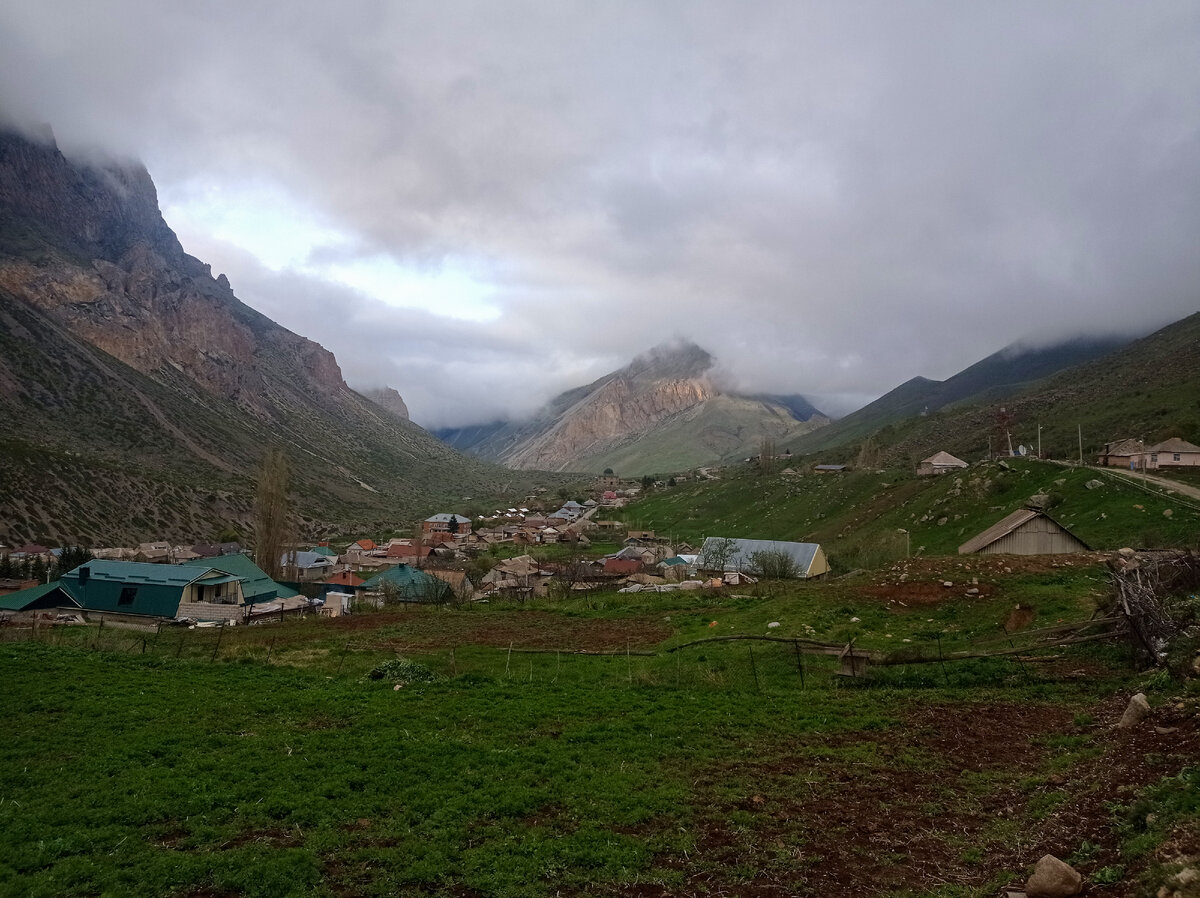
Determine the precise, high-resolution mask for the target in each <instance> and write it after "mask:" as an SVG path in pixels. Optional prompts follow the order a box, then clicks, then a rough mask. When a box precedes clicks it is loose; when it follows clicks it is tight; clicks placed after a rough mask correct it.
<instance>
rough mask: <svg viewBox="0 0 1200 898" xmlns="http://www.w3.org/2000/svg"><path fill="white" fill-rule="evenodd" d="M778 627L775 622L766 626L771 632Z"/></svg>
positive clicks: (777, 623) (777, 622)
mask: <svg viewBox="0 0 1200 898" xmlns="http://www.w3.org/2000/svg"><path fill="white" fill-rule="evenodd" d="M778 626H779V621H777V620H773V621H771V622H770V623H769V624H767V628H768V629H771V630H774V629H775V628H776V627H778Z"/></svg>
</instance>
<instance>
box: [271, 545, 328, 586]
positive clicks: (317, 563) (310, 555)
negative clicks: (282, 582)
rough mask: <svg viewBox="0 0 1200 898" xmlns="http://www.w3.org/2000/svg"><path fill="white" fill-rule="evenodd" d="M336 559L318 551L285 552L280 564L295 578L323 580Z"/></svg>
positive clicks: (280, 558)
mask: <svg viewBox="0 0 1200 898" xmlns="http://www.w3.org/2000/svg"><path fill="white" fill-rule="evenodd" d="M335 565H336V562H335V561H334V559H332V558H330V557H328V556H326V555H321V554H319V553H317V552H285V553H284V554H283V555H281V556H280V557H279V566H280V568H281V569H282V570H285V571H287V572H288V573H289V574H291V575H292V579H293V580H323V579H324V578H325V575H326V574H327V573H328V572H329V570H330V569H331V568H333V567H334V566H335Z"/></svg>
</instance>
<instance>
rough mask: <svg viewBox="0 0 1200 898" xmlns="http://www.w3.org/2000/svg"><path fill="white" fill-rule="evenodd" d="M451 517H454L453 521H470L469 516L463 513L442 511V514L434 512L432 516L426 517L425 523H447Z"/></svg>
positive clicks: (464, 522)
mask: <svg viewBox="0 0 1200 898" xmlns="http://www.w3.org/2000/svg"><path fill="white" fill-rule="evenodd" d="M451 518H454V520H455V521H458V522H460V523H463V524H469V523H470V522H471V519H470V518H469V517H467V516H466V515H465V514H453V513H450V514H446V513H442V514H435V515H434V516H433V517H430V518H426V519H425V523H427V524H449V523H450V519H451Z"/></svg>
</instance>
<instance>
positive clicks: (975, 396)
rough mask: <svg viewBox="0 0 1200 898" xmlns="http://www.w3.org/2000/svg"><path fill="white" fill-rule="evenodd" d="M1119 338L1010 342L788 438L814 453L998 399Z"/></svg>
mask: <svg viewBox="0 0 1200 898" xmlns="http://www.w3.org/2000/svg"><path fill="white" fill-rule="evenodd" d="M1129 342H1130V341H1129V339H1128V338H1124V337H1104V338H1078V339H1074V340H1067V341H1063V342H1060V343H1055V344H1053V345H1050V346H1046V347H1039V348H1037V349H1029V348H1027V347H1024V346H1022V345H1021V344H1019V343H1018V344H1013V345H1012V346H1008V347H1006V348H1004V349H1002V350H1000V351H999V352H995V353H993V354H992V355H990V356H988V357H987V358H985V359H981V360H980V361H978V362H976V363H975V364H973V365H971V366H970V367H967V368H964V369H963V370H962V371H960V372H958V373H957V374H955V375H954V376H953V377H949V378H947V379H946V380H943V381H938V380H929V379H928V378H925V377H914V378H912V379H911V380H908V381H905V382H904V383H902V384H901V385H900V386H898V387H896V388H895V389H894V390H891V391H890V392H888V393H885V394H884V395H883V396H880V397H879V398H878V399H876V400H875V401H874V402H871V403H869V404H868V405H865V406H863V407H862V408H860V409H858V410H857V411H855V412H852V413H851V414H849V415H846V416H845V417H844V418H841V419H839V420H838V421H836V422H835V423H834V424H833V425H832V426H830V427H828V428H826V429H824V430H822V431H820V432H817V433H813V434H811V435H809V436H805V437H801V438H800V439H798V440H795V441H794V442H792V443H791V444H790V445H791V448H792V449H793V451H798V452H814V451H818V450H821V449H827V448H829V447H832V446H838V445H844V444H846V443H851V442H855V441H858V440H862V439H863V438H865V437H867V436H869V435H870V434H872V433H874V432H875V431H877V430H879V429H880V428H882V427H884V426H886V425H888V424H893V423H895V422H899V421H903V420H904V419H907V418H912V417H914V416H917V415H922V414H927V413H929V412H936V411H938V410H939V409H943V408H945V407H947V406H950V405H953V404H954V403H957V402H963V401H980V400H982V399H985V398H990V399H998V398H1001V397H1003V396H1007V395H1011V394H1013V393H1017V392H1019V391H1020V390H1021V389H1022V388H1023V387H1024V386H1026V385H1027V384H1029V383H1032V382H1034V381H1037V380H1040V379H1041V378H1044V377H1047V376H1049V375H1051V374H1054V373H1055V372H1058V371H1062V370H1064V369H1067V368H1071V367H1073V366H1075V365H1079V364H1082V363H1084V362H1087V361H1090V360H1092V359H1097V358H1101V357H1103V356H1106V355H1108V354H1109V353H1112V352H1113V351H1115V350H1117V349H1119V348H1120V347H1122V346H1125V345H1127V344H1128V343H1129Z"/></svg>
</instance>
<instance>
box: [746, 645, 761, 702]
mask: <svg viewBox="0 0 1200 898" xmlns="http://www.w3.org/2000/svg"><path fill="white" fill-rule="evenodd" d="M746 648H747V649H749V650H750V673H752V674H753V675H754V691H755V692H762V687H760V686H759V685H758V667H757V666H755V664H754V646H752V645H748V646H746Z"/></svg>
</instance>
